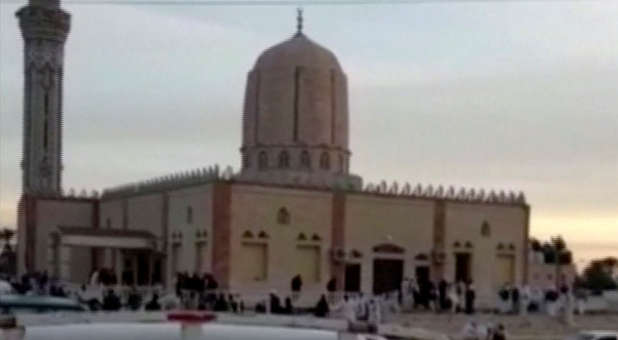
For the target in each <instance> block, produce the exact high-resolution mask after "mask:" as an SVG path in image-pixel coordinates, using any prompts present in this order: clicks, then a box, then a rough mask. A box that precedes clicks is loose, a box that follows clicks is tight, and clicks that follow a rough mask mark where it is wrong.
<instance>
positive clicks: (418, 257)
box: [414, 253, 429, 261]
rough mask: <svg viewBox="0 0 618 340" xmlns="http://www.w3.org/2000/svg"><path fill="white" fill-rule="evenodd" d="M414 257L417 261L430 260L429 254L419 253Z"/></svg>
mask: <svg viewBox="0 0 618 340" xmlns="http://www.w3.org/2000/svg"><path fill="white" fill-rule="evenodd" d="M414 259H415V260H417V261H429V255H427V254H423V253H418V254H417V255H416V256H414Z"/></svg>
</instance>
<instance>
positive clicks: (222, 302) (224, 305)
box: [214, 293, 229, 312]
mask: <svg viewBox="0 0 618 340" xmlns="http://www.w3.org/2000/svg"><path fill="white" fill-rule="evenodd" d="M228 308H229V305H228V302H227V300H226V299H225V295H223V293H221V294H219V297H218V298H217V300H216V301H215V306H214V310H215V312H227V311H228Z"/></svg>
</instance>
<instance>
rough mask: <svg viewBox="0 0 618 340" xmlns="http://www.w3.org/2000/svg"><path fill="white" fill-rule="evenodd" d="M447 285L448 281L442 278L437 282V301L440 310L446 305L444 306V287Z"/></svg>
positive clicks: (445, 307) (444, 308)
mask: <svg viewBox="0 0 618 340" xmlns="http://www.w3.org/2000/svg"><path fill="white" fill-rule="evenodd" d="M447 287H448V283H447V282H446V280H444V279H442V280H440V282H438V303H439V305H440V310H441V311H443V310H446V309H448V307H447V306H446V288H447Z"/></svg>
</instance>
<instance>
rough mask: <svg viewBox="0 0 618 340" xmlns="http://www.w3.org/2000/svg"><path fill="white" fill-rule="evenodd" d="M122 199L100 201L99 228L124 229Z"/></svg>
mask: <svg viewBox="0 0 618 340" xmlns="http://www.w3.org/2000/svg"><path fill="white" fill-rule="evenodd" d="M123 204H124V199H117V200H111V201H101V213H100V215H99V225H100V226H101V228H110V229H124V227H123Z"/></svg>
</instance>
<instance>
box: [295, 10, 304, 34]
mask: <svg viewBox="0 0 618 340" xmlns="http://www.w3.org/2000/svg"><path fill="white" fill-rule="evenodd" d="M300 34H303V8H302V7H298V8H297V9H296V35H300Z"/></svg>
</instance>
